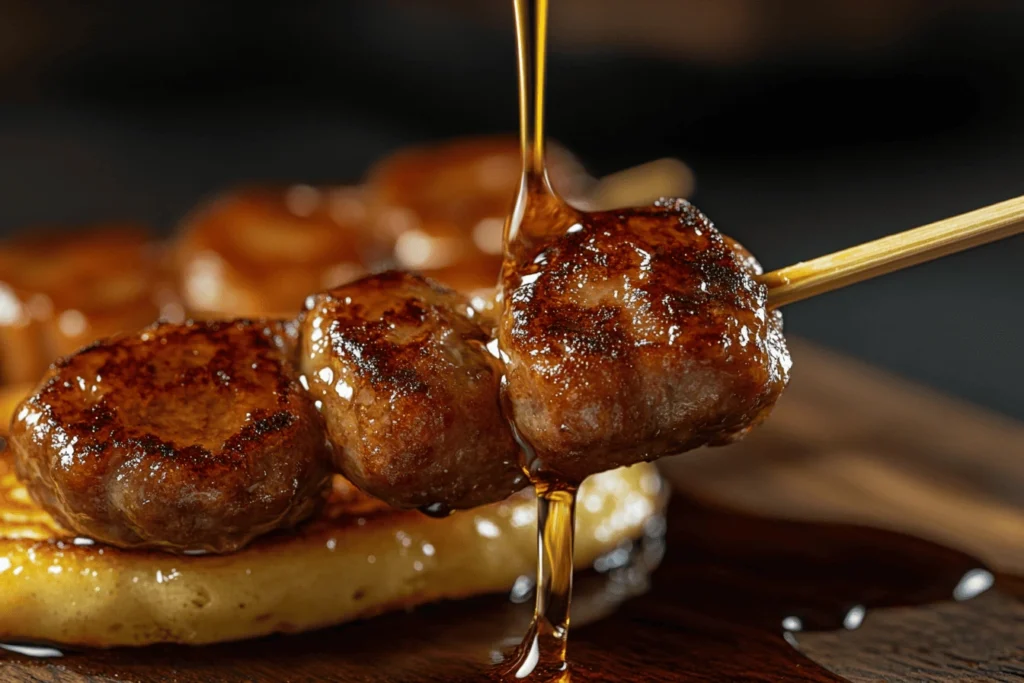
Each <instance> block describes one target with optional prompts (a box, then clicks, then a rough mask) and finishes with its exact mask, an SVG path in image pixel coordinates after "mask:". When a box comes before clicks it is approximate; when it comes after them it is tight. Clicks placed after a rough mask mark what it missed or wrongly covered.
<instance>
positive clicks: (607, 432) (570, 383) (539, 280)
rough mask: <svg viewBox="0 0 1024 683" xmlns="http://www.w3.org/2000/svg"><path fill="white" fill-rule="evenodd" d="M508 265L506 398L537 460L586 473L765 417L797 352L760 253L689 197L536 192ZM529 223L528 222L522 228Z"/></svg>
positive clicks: (570, 473) (503, 336) (733, 432)
mask: <svg viewBox="0 0 1024 683" xmlns="http://www.w3.org/2000/svg"><path fill="white" fill-rule="evenodd" d="M531 221H532V223H533V224H541V225H543V226H545V228H546V230H547V232H545V233H543V234H539V235H538V234H533V235H529V234H524V235H521V236H519V240H518V241H517V242H516V244H515V245H514V252H513V257H514V259H515V261H516V263H515V264H514V267H511V268H509V269H508V270H507V272H506V276H505V283H504V284H505V298H506V302H505V307H506V308H505V312H504V316H503V318H502V321H501V323H502V324H501V331H500V341H501V348H502V351H503V352H504V353H505V354H507V358H506V359H505V360H506V372H507V384H506V400H507V401H508V405H509V408H510V410H511V413H512V416H513V418H514V421H515V424H516V426H517V428H518V430H519V432H520V434H521V436H522V437H523V439H524V440H525V441H526V442H527V443H528V444H529V445H530V446H531V447H532V448H533V449H534V450H535V455H536V458H537V459H536V461H535V462H534V464H533V467H535V468H539V469H541V470H548V471H551V472H554V473H556V474H558V475H560V476H561V477H564V478H566V479H568V480H570V481H580V480H582V479H583V478H584V477H586V476H587V475H589V474H592V473H594V472H598V471H601V470H606V469H610V468H612V467H617V466H620V465H626V464H629V463H633V462H637V461H640V460H650V459H654V458H657V457H659V456H663V455H670V454H673V453H678V452H681V451H685V450H687V449H691V448H695V447H697V446H701V445H705V444H719V443H723V442H727V441H729V440H731V439H733V438H734V437H736V436H737V435H740V434H742V433H743V432H745V431H746V430H747V429H749V428H750V427H751V426H752V425H754V424H756V423H758V422H760V421H761V420H762V419H763V418H764V417H765V416H766V415H767V413H768V411H769V410H770V409H771V407H772V405H773V404H774V403H775V400H776V399H777V398H778V396H779V394H780V393H781V391H782V389H783V388H784V386H785V384H786V381H787V378H788V370H789V366H790V359H789V354H788V351H787V350H786V345H785V340H784V339H783V337H782V318H781V315H780V314H779V313H778V312H775V311H769V310H767V309H766V307H765V299H766V290H765V287H764V286H763V285H761V284H760V283H758V282H757V280H756V279H755V276H756V275H758V274H759V273H760V272H761V271H760V267H759V266H758V264H757V262H756V260H755V259H754V258H753V256H752V255H751V254H750V253H749V252H747V251H746V250H745V249H743V247H741V246H740V245H739V244H737V243H736V242H734V241H733V240H731V239H729V238H728V237H725V236H723V235H722V234H721V233H720V232H718V230H717V229H715V227H714V226H713V225H712V224H711V222H710V221H709V220H708V219H707V217H706V216H704V215H703V214H702V213H700V212H699V211H698V210H697V209H696V208H695V207H693V206H692V205H691V204H690V203H689V202H687V201H685V200H681V199H665V200H660V201H659V202H658V203H656V204H655V205H654V206H651V207H646V208H638V209H624V210H619V211H610V212H602V213H591V214H585V213H579V212H575V211H573V210H571V209H568V208H567V207H561V208H559V207H558V206H556V205H549V206H545V205H543V204H541V205H540V207H539V209H537V212H536V213H535V214H534V215H531V216H528V217H527V219H524V222H523V225H524V226H526V225H527V224H528V223H531ZM524 230H525V228H524Z"/></svg>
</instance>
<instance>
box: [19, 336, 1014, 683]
mask: <svg viewBox="0 0 1024 683" xmlns="http://www.w3.org/2000/svg"><path fill="white" fill-rule="evenodd" d="M794 356H795V359H796V366H795V370H794V377H793V382H792V385H791V387H790V389H789V391H788V393H787V394H786V396H785V397H784V398H783V400H782V401H781V403H780V404H779V406H778V409H777V410H776V411H775V414H774V415H773V416H772V418H771V419H770V421H769V422H768V423H767V424H766V425H765V426H763V427H762V428H760V429H759V430H758V431H757V432H756V433H754V434H753V435H751V437H750V438H748V439H747V440H746V441H745V442H743V443H742V444H737V445H735V446H731V447H729V448H725V449H717V450H706V451H701V452H699V453H695V454H689V455H687V456H683V457H679V458H676V459H674V460H672V461H669V462H666V463H664V471H665V473H666V475H667V476H668V477H669V479H670V480H671V481H672V482H673V484H674V487H675V490H676V493H675V494H674V498H673V501H672V503H671V505H670V510H669V514H668V519H667V529H668V531H667V536H666V538H665V542H664V544H662V543H661V542H660V541H659V540H658V539H657V537H656V534H655V535H652V537H651V538H650V539H647V541H645V543H644V544H643V546H642V547H641V546H640V544H637V547H635V548H634V549H633V551H634V552H633V557H634V564H633V565H632V567H631V568H630V567H627V568H621V569H617V570H615V571H612V572H609V573H605V574H599V573H596V572H589V573H587V574H584V575H581V576H580V578H579V580H578V591H577V598H576V601H575V603H574V624H573V632H572V637H571V639H570V650H569V655H570V659H571V661H572V662H573V669H572V680H573V681H577V682H579V681H624V680H643V681H676V680H686V681H776V680H778V681H841V680H851V681H965V680H967V681H1016V680H1022V679H1024V602H1022V597H1024V581H1021V580H1020V579H1018V578H1016V577H1017V576H1024V426H1022V425H1020V424H1017V423H1014V422H1012V421H1009V420H1006V419H1001V418H999V417H996V416H993V415H990V414H986V413H984V412H982V411H979V410H978V409H976V408H973V407H970V406H965V405H962V404H959V403H956V402H954V401H950V400H948V399H945V398H942V397H938V396H936V395H934V394H932V393H930V392H927V391H924V390H922V389H919V388H916V387H913V386H909V385H907V384H905V383H903V382H900V381H898V380H895V379H893V378H892V377H889V376H887V375H884V374H882V373H879V372H877V371H875V370H872V369H870V368H866V367H864V366H862V365H860V364H857V363H854V362H852V361H849V360H847V359H844V358H841V357H837V356H835V355H832V354H830V353H826V352H823V351H821V350H818V349H816V348H814V347H811V346H809V345H807V344H802V343H796V344H794ZM652 531H655V532H656V531H658V530H657V529H654V530H652ZM662 554H663V557H662V559H661V562H660V566H658V568H657V569H655V570H654V571H653V574H651V575H650V576H647V575H646V573H645V571H644V570H643V568H644V563H645V562H653V561H654V560H656V559H657V558H658V557H659V556H661V555H662ZM635 593H642V594H639V595H633V594H635ZM631 595H632V597H630V596H631ZM528 617H529V605H528V604H525V603H524V604H513V603H512V602H510V601H509V600H507V599H506V598H505V597H504V596H494V597H489V598H480V599H475V600H467V601H461V602H455V603H448V604H443V605H435V606H431V607H426V608H422V609H419V610H417V611H415V612H412V613H408V614H397V615H388V616H384V617H380V618H377V619H373V620H369V621H366V622H363V623H358V624H350V625H347V626H342V627H338V628H334V629H326V630H323V631H320V632H317V633H312V634H305V635H297V636H288V637H272V638H265V639H261V640H258V641H253V642H246V643H235V644H227V645H221V646H213V647H204V648H182V647H155V648H146V649H141V650H117V651H102V652H96V651H93V652H65V653H64V656H63V657H60V658H53V659H34V658H28V657H23V656H20V655H15V654H12V653H6V654H0V680H3V681H60V682H66V681H76V682H78V681H114V680H116V681H145V682H149V681H182V682H192V681H264V680H266V681H313V680H330V681H372V682H377V681H473V680H481V679H482V678H485V677H486V672H487V671H488V670H489V669H490V668H491V667H493V665H494V662H496V661H498V660H500V658H501V656H502V653H503V652H505V651H507V650H508V649H509V648H510V647H511V646H513V645H514V644H515V643H516V642H517V636H518V635H519V634H521V633H522V631H523V629H524V628H525V624H526V622H527V620H528Z"/></svg>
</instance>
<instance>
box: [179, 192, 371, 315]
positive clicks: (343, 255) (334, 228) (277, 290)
mask: <svg viewBox="0 0 1024 683" xmlns="http://www.w3.org/2000/svg"><path fill="white" fill-rule="evenodd" d="M366 220H367V217H366V206H365V203H364V200H363V196H362V193H361V191H359V190H358V189H356V188H346V187H337V188H317V187H311V186H308V185H292V186H289V187H246V188H240V189H237V190H234V191H232V192H228V193H225V194H223V195H221V196H219V197H217V198H215V199H214V200H212V201H210V202H208V203H207V204H205V205H203V206H201V207H200V208H199V209H197V210H196V211H195V212H194V213H193V214H192V215H191V216H190V217H188V218H187V219H186V220H185V222H184V224H183V226H182V231H181V234H180V236H179V238H178V246H177V259H178V265H179V269H180V271H181V280H182V282H181V288H182V292H183V294H184V296H185V298H186V301H187V303H188V306H189V309H190V311H192V312H195V313H199V314H203V315H205V316H211V315H214V314H219V315H224V316H229V317H263V316H270V317H276V316H281V317H292V316H294V315H296V313H298V311H299V310H300V309H301V307H302V302H303V300H304V299H305V298H306V296H307V295H309V294H310V293H311V292H316V291H318V290H321V289H324V288H327V287H334V286H337V285H341V284H344V283H346V282H349V281H351V280H353V279H356V278H358V277H361V276H362V275H365V274H366V273H367V272H369V271H370V270H372V269H373V268H374V267H375V266H376V264H377V262H378V261H380V260H382V259H384V258H385V257H386V256H387V249H388V247H387V245H386V244H385V243H384V242H383V241H381V240H378V239H377V238H376V235H375V234H374V233H373V232H372V231H371V230H369V229H368V227H367V225H366Z"/></svg>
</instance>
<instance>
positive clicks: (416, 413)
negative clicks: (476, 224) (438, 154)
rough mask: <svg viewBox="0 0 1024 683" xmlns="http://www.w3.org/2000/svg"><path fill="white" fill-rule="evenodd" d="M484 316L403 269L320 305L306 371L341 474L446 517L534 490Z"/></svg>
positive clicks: (305, 334) (311, 314)
mask: <svg viewBox="0 0 1024 683" xmlns="http://www.w3.org/2000/svg"><path fill="white" fill-rule="evenodd" d="M478 316H479V314H478V313H477V312H476V311H474V309H473V307H472V306H470V304H469V301H468V300H467V299H466V298H465V297H463V296H461V295H459V294H457V293H455V292H453V291H451V290H449V289H446V288H444V287H441V286H440V285H438V284H435V283H433V282H431V281H429V280H426V279H424V278H422V277H419V276H416V275H411V274H408V273H401V272H388V273H383V274H380V275H374V276H370V277H367V278H364V279H362V280H359V281H357V282H354V283H352V284H349V285H346V286H344V287H339V288H337V289H332V290H330V291H328V292H325V293H322V294H319V295H317V296H315V297H311V300H310V301H309V302H308V310H307V311H306V313H305V315H304V318H303V321H302V323H301V324H302V328H301V332H300V340H301V356H300V357H301V361H300V363H301V367H302V370H303V373H304V376H305V377H306V379H307V381H308V382H309V388H310V391H311V392H312V394H313V395H314V396H315V397H316V398H317V399H318V400H320V401H322V402H323V414H324V418H325V421H326V423H327V432H328V435H329V436H330V439H331V441H332V443H333V444H334V462H335V465H336V467H337V468H338V469H339V470H340V471H341V472H342V473H344V475H345V476H346V477H348V478H349V479H350V480H351V481H352V482H354V483H355V484H356V485H357V486H359V487H360V488H361V489H363V490H364V491H367V492H369V493H371V494H373V495H375V496H377V497H378V498H382V499H383V500H385V501H387V502H388V503H390V504H391V505H393V506H395V507H403V508H412V507H418V508H430V509H433V510H438V509H441V510H444V509H453V508H467V507H473V506H475V505H481V504H483V503H490V502H493V501H497V500H501V499H503V498H506V497H507V496H508V495H509V494H511V493H512V492H513V491H515V490H517V489H519V488H522V486H523V485H524V484H525V482H526V478H525V476H524V475H523V473H522V472H521V470H520V469H519V466H518V448H517V446H516V442H515V440H514V438H513V436H512V433H511V429H510V428H509V426H508V423H507V422H506V420H505V418H504V417H503V416H502V412H501V407H500V405H499V393H498V386H499V382H500V379H501V370H500V365H499V364H498V362H497V359H496V358H495V357H494V356H492V354H491V353H490V352H489V351H488V350H487V348H486V345H487V343H488V341H489V340H490V334H489V330H488V329H487V328H486V327H485V326H484V325H482V324H481V323H480V321H479V319H478Z"/></svg>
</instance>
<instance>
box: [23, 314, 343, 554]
mask: <svg viewBox="0 0 1024 683" xmlns="http://www.w3.org/2000/svg"><path fill="white" fill-rule="evenodd" d="M293 334H294V332H293V330H289V329H288V327H287V326H286V325H283V324H281V323H276V322H248V321H235V322H217V323H185V324H180V325H171V324H159V325H155V326H152V327H150V328H147V329H146V330H144V331H142V332H140V333H136V334H129V335H120V336H116V337H113V338H110V339H107V340H104V341H100V342H97V343H95V344H93V345H92V346H89V347H87V348H85V349H83V350H82V351H80V352H78V353H76V354H75V355H73V356H70V357H68V358H65V359H63V360H61V361H58V362H57V363H56V364H54V366H53V367H52V368H51V369H50V371H49V373H48V374H47V376H46V377H45V378H44V379H43V382H42V384H41V385H40V387H39V389H38V390H37V391H36V393H35V394H33V395H32V396H30V397H29V398H27V399H26V400H25V401H23V402H22V403H21V405H20V406H19V407H18V409H17V411H16V412H15V415H14V419H13V422H12V425H11V442H12V444H13V449H14V453H15V460H16V467H17V473H18V476H19V477H20V478H21V479H22V480H23V481H25V482H26V484H27V487H28V490H29V492H30V493H31V494H32V496H33V498H35V500H36V501H37V502H38V503H39V504H40V505H41V506H42V507H43V508H44V509H45V510H46V511H47V512H49V513H50V514H51V515H52V516H53V517H54V518H55V519H57V520H58V521H59V522H60V523H61V524H62V525H64V526H66V527H67V528H69V529H72V530H74V531H75V532H77V533H79V534H82V535H84V536H87V537H90V538H94V539H96V540H98V541H102V542H104V543H109V544H112V545H116V546H120V547H159V548H161V549H163V550H170V551H201V550H202V551H212V552H228V551H232V550H235V549H237V548H239V547H241V546H243V545H245V544H246V543H247V542H248V541H249V540H251V539H252V538H254V537H256V536H258V535H260V534H264V533H266V532H268V531H270V530H272V529H277V528H282V527H290V526H292V525H294V524H295V523H297V522H299V521H300V520H302V519H304V518H306V517H308V516H309V515H310V514H312V513H313V512H314V511H315V510H316V509H317V507H318V505H319V504H320V503H321V501H322V499H323V495H322V494H323V491H324V487H325V486H326V484H327V481H328V473H329V462H330V457H329V449H328V447H327V445H326V442H325V435H324V429H323V425H322V421H321V419H320V416H319V414H318V413H317V411H316V408H315V407H314V405H313V402H312V400H311V399H310V398H309V397H308V395H307V394H306V393H305V392H304V391H303V390H302V387H301V386H300V384H299V382H298V380H297V374H296V372H295V370H294V368H293V366H292V354H293V353H294V337H293Z"/></svg>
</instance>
